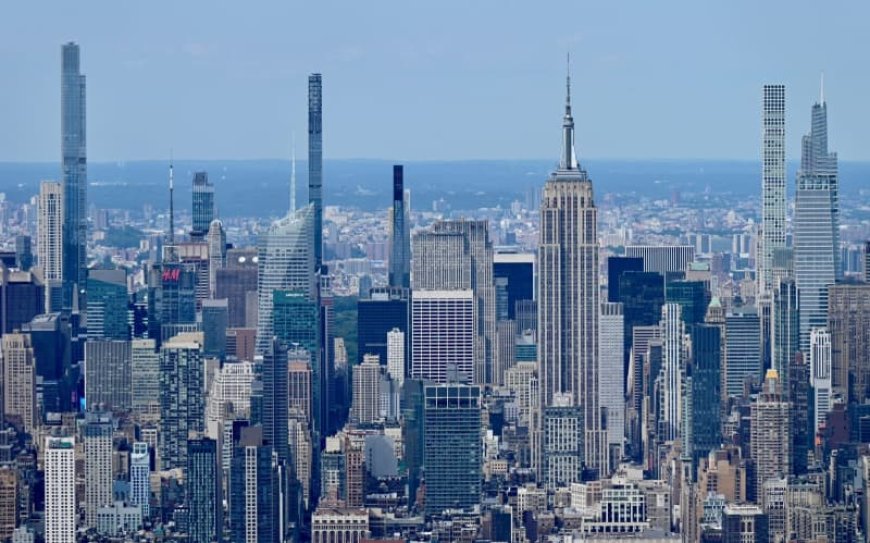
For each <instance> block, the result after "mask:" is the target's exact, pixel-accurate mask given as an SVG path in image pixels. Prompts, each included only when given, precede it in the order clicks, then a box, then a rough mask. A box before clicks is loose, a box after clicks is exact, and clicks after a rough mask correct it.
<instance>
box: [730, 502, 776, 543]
mask: <svg viewBox="0 0 870 543" xmlns="http://www.w3.org/2000/svg"><path fill="white" fill-rule="evenodd" d="M767 526H768V524H767V515H765V514H764V512H763V511H762V510H761V507H759V506H757V505H737V504H727V505H726V506H725V509H724V510H723V511H722V539H721V540H722V543H765V542H766V541H770V540H769V539H768V530H767Z"/></svg>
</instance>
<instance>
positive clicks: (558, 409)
mask: <svg viewBox="0 0 870 543" xmlns="http://www.w3.org/2000/svg"><path fill="white" fill-rule="evenodd" d="M583 411H584V410H583V408H582V407H580V406H578V405H576V404H575V402H574V399H573V398H572V397H571V394H569V393H557V394H556V395H555V396H554V397H553V400H552V401H551V403H550V405H547V406H545V407H544V408H543V417H542V422H541V426H542V432H541V433H542V437H541V448H542V450H541V478H542V480H543V482H544V484H545V485H546V486H547V488H548V489H549V490H555V489H557V488H563V487H566V486H568V485H570V484H571V483H577V482H580V481H581V477H582V476H583V460H584V456H585V447H584V435H585V428H586V425H585V424H583Z"/></svg>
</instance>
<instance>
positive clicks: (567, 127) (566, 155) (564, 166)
mask: <svg viewBox="0 0 870 543" xmlns="http://www.w3.org/2000/svg"><path fill="white" fill-rule="evenodd" d="M566 68H567V70H566V71H567V74H566V78H565V118H564V120H563V121H562V158H561V160H560V161H559V169H560V170H576V169H577V156H576V154H575V152H574V117H573V116H572V115H571V53H568V61H567V66H566Z"/></svg>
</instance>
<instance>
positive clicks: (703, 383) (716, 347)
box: [683, 324, 722, 467]
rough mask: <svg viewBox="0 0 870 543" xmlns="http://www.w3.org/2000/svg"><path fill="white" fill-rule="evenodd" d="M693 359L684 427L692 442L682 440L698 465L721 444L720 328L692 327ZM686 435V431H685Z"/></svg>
mask: <svg viewBox="0 0 870 543" xmlns="http://www.w3.org/2000/svg"><path fill="white" fill-rule="evenodd" d="M688 331H689V337H690V338H691V353H690V354H691V356H690V359H689V364H688V377H687V383H686V393H687V395H688V396H689V397H688V398H686V405H687V409H686V410H685V411H686V412H685V413H684V417H686V418H688V421H685V422H684V424H683V426H684V428H687V430H688V433H689V434H690V435H691V439H689V440H683V449H684V451H685V453H686V454H685V455H684V456H686V457H688V458H691V459H692V465H693V466H694V467H697V466H698V463H699V462H700V460H701V459H702V458H706V457H707V455H708V454H709V453H710V451H712V450H714V449H716V448H717V447H718V446H719V445H720V444H721V443H722V435H721V433H720V428H721V425H720V407H719V398H720V397H721V391H720V385H721V383H720V372H721V367H722V366H721V364H722V352H721V345H722V343H721V339H722V338H721V331H720V330H719V327H718V326H715V325H710V324H694V325H692V326H690V327H689V329H688ZM683 433H684V435H685V434H686V432H685V431H684V432H683Z"/></svg>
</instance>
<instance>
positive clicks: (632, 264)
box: [607, 256, 643, 302]
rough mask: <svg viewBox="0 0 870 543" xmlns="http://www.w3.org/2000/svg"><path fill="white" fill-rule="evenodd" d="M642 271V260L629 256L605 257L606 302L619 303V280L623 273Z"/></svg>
mask: <svg viewBox="0 0 870 543" xmlns="http://www.w3.org/2000/svg"><path fill="white" fill-rule="evenodd" d="M630 271H631V272H641V271H643V258H642V257H630V256H609V257H607V301H608V302H619V301H620V300H621V298H620V294H619V278H620V277H621V276H622V274H623V273H625V272H630Z"/></svg>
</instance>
